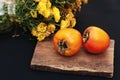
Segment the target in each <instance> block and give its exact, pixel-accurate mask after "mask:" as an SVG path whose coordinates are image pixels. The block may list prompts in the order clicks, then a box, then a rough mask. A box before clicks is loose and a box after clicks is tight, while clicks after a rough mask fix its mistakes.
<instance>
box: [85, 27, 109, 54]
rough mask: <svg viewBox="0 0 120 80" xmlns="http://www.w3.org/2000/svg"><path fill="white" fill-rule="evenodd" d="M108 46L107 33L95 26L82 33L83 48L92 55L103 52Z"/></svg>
mask: <svg viewBox="0 0 120 80" xmlns="http://www.w3.org/2000/svg"><path fill="white" fill-rule="evenodd" d="M109 44H110V36H109V35H108V33H107V32H106V31H105V30H103V29H101V28H99V27H96V26H89V27H88V28H86V29H85V31H84V32H83V46H84V48H85V49H86V50H87V51H88V52H90V53H92V54H100V53H102V52H104V51H105V50H106V49H107V48H108V47H109Z"/></svg>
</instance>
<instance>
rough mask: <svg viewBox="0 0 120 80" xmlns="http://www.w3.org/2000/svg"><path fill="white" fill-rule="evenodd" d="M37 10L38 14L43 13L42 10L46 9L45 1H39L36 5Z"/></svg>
mask: <svg viewBox="0 0 120 80" xmlns="http://www.w3.org/2000/svg"><path fill="white" fill-rule="evenodd" d="M37 10H38V12H39V14H42V15H43V13H44V10H46V3H43V2H39V3H38V5H37Z"/></svg>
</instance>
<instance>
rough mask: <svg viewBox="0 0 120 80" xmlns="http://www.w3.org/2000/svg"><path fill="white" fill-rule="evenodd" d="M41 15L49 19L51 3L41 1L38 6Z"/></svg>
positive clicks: (45, 0) (46, 0) (47, 0)
mask: <svg viewBox="0 0 120 80" xmlns="http://www.w3.org/2000/svg"><path fill="white" fill-rule="evenodd" d="M37 10H38V12H39V14H41V15H43V16H44V17H45V18H48V17H49V16H50V15H51V2H50V1H49V0H43V1H42V0H41V1H40V2H39V3H38V5H37Z"/></svg>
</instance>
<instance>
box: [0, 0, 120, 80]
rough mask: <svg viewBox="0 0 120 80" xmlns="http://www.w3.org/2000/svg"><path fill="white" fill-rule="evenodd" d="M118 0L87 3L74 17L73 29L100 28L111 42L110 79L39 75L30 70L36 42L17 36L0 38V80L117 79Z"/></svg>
mask: <svg viewBox="0 0 120 80" xmlns="http://www.w3.org/2000/svg"><path fill="white" fill-rule="evenodd" d="M119 19H120V0H89V4H88V5H84V6H83V7H82V11H81V13H78V14H77V25H76V27H77V28H78V29H79V30H80V31H81V33H82V32H83V30H84V29H85V28H86V27H87V26H90V25H96V26H100V27H101V28H103V29H104V30H105V31H106V32H108V34H109V35H110V37H111V38H112V39H114V40H115V52H114V53H115V58H114V60H115V63H114V66H115V69H114V77H113V78H112V79H108V78H103V77H94V76H81V75H73V74H63V73H55V72H40V71H33V70H31V69H30V62H31V58H32V55H33V52H34V48H35V45H36V40H29V36H27V35H21V36H20V37H18V38H12V37H11V36H12V34H11V33H9V34H3V35H0V80H120V45H119V44H120V31H119V30H120V29H119V27H120V26H119V24H120V20H119Z"/></svg>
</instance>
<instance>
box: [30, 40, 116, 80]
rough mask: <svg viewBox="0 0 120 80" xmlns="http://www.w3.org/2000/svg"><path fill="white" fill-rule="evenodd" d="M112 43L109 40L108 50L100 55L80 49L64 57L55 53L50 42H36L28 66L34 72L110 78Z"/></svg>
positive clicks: (111, 74)
mask: <svg viewBox="0 0 120 80" xmlns="http://www.w3.org/2000/svg"><path fill="white" fill-rule="evenodd" d="M114 43H115V41H114V40H111V43H110V46H109V48H108V49H107V50H106V51H105V52H103V53H102V54H100V55H92V54H89V53H88V52H86V51H85V50H84V48H81V49H80V51H79V52H78V53H77V54H76V55H74V56H72V57H64V56H61V55H59V54H58V53H57V52H56V51H55V49H54V47H53V43H52V41H44V42H37V45H36V48H35V51H34V54H33V57H32V60H31V64H30V66H31V68H32V69H34V70H42V71H55V72H65V73H73V74H80V75H93V76H101V77H107V78H112V77H113V73H114Z"/></svg>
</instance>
